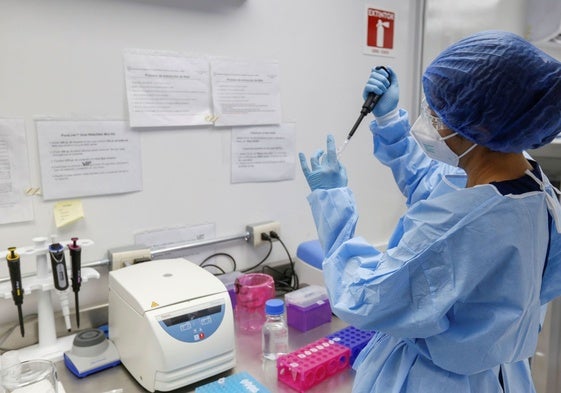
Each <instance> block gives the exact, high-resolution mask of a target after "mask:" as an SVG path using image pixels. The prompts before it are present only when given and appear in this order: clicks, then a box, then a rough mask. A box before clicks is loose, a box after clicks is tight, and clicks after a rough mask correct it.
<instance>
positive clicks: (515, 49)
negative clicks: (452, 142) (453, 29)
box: [423, 31, 561, 153]
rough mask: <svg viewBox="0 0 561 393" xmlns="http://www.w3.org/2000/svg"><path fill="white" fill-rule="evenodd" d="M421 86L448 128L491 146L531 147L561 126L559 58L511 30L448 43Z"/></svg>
mask: <svg viewBox="0 0 561 393" xmlns="http://www.w3.org/2000/svg"><path fill="white" fill-rule="evenodd" d="M423 90H424V93H425V97H426V100H427V103H428V105H429V106H430V108H431V109H432V110H433V111H434V112H435V113H436V114H437V115H438V116H439V117H440V118H441V119H442V121H443V122H444V124H445V125H446V126H448V128H450V129H451V130H453V131H456V132H457V133H459V134H460V135H462V136H463V137H465V138H466V139H469V140H470V141H472V142H474V143H477V144H478V145H482V146H486V147H488V148H489V149H491V150H495V151H501V152H507V153H510V152H512V153H514V152H521V151H523V150H526V149H535V148H538V147H540V146H543V145H545V144H547V143H549V142H551V141H552V140H553V139H554V138H555V136H556V135H557V134H559V133H560V132H561V63H560V62H559V61H557V60H555V59H554V58H552V57H551V56H549V55H547V54H546V53H544V52H542V51H541V50H539V49H538V48H536V47H535V46H534V45H532V44H530V43H529V42H527V41H526V40H524V39H522V38H521V37H519V36H517V35H515V34H512V33H508V32H504V31H484V32H480V33H477V34H474V35H471V36H469V37H467V38H464V39H462V40H460V41H458V42H457V43H455V44H453V45H451V46H450V47H448V48H447V49H445V50H444V51H443V52H442V53H441V54H440V55H438V56H437V57H436V59H434V61H433V62H432V63H431V64H430V65H429V66H428V68H427V69H426V71H425V73H424V75H423Z"/></svg>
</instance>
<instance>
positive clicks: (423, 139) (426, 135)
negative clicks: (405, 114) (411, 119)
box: [410, 115, 477, 166]
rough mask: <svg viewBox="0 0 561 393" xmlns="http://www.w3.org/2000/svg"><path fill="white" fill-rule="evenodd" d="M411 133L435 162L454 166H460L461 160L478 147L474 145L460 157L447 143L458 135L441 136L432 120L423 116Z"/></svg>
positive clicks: (414, 125)
mask: <svg viewBox="0 0 561 393" xmlns="http://www.w3.org/2000/svg"><path fill="white" fill-rule="evenodd" d="M410 133H411V135H412V136H413V138H414V139H415V141H416V142H417V144H418V145H419V146H420V147H421V149H423V151H424V152H425V154H426V155H427V156H429V157H430V158H432V159H433V160H437V161H441V162H444V163H446V164H448V165H452V166H458V163H459V162H460V158H462V157H464V156H465V155H466V154H468V153H469V152H470V151H472V150H473V149H474V148H475V147H476V146H477V145H476V144H473V145H472V146H470V148H469V149H467V150H466V151H465V152H463V153H462V154H461V155H459V156H458V155H457V154H456V153H454V152H453V151H452V149H450V147H448V145H447V144H446V142H445V141H446V139H449V138H452V137H453V136H455V135H457V133H456V132H454V133H452V134H450V135H447V136H445V137H442V136H440V134H439V133H438V131H437V130H436V128H434V126H433V125H432V123H431V122H430V120H429V119H428V118H427V117H426V116H423V115H421V116H419V118H418V119H417V121H415V123H414V124H413V127H411V130H410Z"/></svg>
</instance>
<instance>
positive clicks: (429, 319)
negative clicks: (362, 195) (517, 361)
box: [308, 187, 446, 336]
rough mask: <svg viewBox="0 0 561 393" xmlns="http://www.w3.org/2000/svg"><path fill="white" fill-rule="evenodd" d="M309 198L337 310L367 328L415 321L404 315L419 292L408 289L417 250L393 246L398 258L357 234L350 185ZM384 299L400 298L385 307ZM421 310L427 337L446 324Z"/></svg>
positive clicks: (421, 331)
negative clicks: (410, 272)
mask: <svg viewBox="0 0 561 393" xmlns="http://www.w3.org/2000/svg"><path fill="white" fill-rule="evenodd" d="M308 201H309V202H310V206H311V208H312V214H313V217H314V220H315V223H316V227H317V231H318V236H319V240H320V243H321V244H322V247H323V250H324V253H325V258H324V262H323V274H324V279H325V283H326V287H327V290H328V292H329V297H330V302H331V306H332V308H333V310H334V312H335V314H336V315H337V316H339V317H340V318H341V319H343V320H344V321H346V322H348V323H350V324H352V325H353V326H356V327H358V328H362V329H372V328H373V326H371V325H370V324H371V323H372V322H377V323H378V325H377V326H376V327H377V328H380V327H381V326H383V324H382V325H380V320H386V321H391V324H392V325H409V324H410V322H409V321H405V320H403V321H399V320H398V319H399V318H402V317H404V316H406V315H409V314H408V313H407V311H409V312H411V310H410V308H411V303H410V299H411V297H412V296H413V294H412V293H411V292H409V293H407V291H408V288H411V285H410V282H409V280H410V275H409V273H408V272H407V269H408V267H407V266H406V265H405V261H407V260H409V259H411V258H412V257H414V255H415V252H414V251H413V250H409V249H407V248H398V249H395V250H393V253H394V254H395V253H397V255H393V256H392V255H390V254H388V253H381V252H380V251H378V250H377V249H376V248H374V247H373V246H371V245H370V244H368V243H367V242H366V241H365V240H364V239H362V238H360V237H353V236H354V231H355V227H356V223H357V219H358V215H357V213H356V208H355V201H354V197H353V194H352V191H351V190H350V189H348V188H346V187H343V188H336V189H330V190H315V191H313V192H312V193H311V194H310V196H309V197H308ZM419 277H422V275H421V276H419ZM420 286H423V283H420ZM382 298H383V299H388V298H391V299H394V300H393V301H392V302H386V303H385V304H386V307H381V304H380V301H381V299H382ZM416 305H419V303H416ZM423 308H424V307H423ZM372 313H375V314H372ZM415 314H417V315H418V317H417V318H421V317H420V316H421V315H422V316H423V317H426V319H425V320H418V321H417V323H415V329H416V332H417V333H418V334H419V335H421V336H422V335H423V334H427V335H429V334H435V333H438V332H440V331H442V330H444V329H445V328H446V320H445V319H439V318H433V316H434V315H433V314H431V313H426V312H425V311H424V310H417V312H416V313H415ZM374 315H376V317H374ZM383 327H387V328H390V326H383Z"/></svg>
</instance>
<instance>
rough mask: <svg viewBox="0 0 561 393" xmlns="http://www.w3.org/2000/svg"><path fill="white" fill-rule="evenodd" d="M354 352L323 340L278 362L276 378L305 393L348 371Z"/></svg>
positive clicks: (284, 356)
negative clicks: (339, 373)
mask: <svg viewBox="0 0 561 393" xmlns="http://www.w3.org/2000/svg"><path fill="white" fill-rule="evenodd" d="M350 355H351V351H350V349H349V348H348V347H345V346H343V345H340V344H337V343H336V342H334V341H333V340H329V339H327V338H322V339H319V340H317V341H314V342H313V343H311V344H308V345H306V346H304V347H302V348H300V349H298V350H296V351H294V352H291V353H289V354H287V355H282V356H280V357H279V358H278V359H277V378H278V380H279V381H281V382H283V383H284V384H286V385H288V386H290V387H291V388H292V389H294V390H296V391H298V392H305V391H306V390H308V389H310V388H312V387H313V386H315V385H317V384H318V383H320V382H322V381H324V380H325V379H327V378H329V377H331V376H332V375H335V374H337V373H338V372H341V371H343V370H345V369H346V368H348V367H349V357H350Z"/></svg>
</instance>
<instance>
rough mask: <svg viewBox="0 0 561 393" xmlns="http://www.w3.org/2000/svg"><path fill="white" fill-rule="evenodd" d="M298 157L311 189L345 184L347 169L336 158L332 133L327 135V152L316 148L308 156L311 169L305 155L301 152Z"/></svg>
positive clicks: (336, 186)
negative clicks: (312, 154)
mask: <svg viewBox="0 0 561 393" xmlns="http://www.w3.org/2000/svg"><path fill="white" fill-rule="evenodd" d="M298 156H299V157H300V166H301V167H302V172H304V176H305V177H306V180H307V181H308V185H309V186H310V188H311V190H312V191H314V190H317V189H323V190H328V189H330V188H338V187H345V186H346V185H347V171H345V167H344V166H343V165H341V163H340V162H339V160H337V150H336V148H335V139H333V135H328V136H327V153H326V154H324V152H323V150H318V151H317V152H316V154H315V155H314V156H313V157H312V158H310V163H311V164H312V169H311V170H310V168H309V167H308V164H307V163H306V156H305V155H304V154H303V153H300V154H299V155H298Z"/></svg>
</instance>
